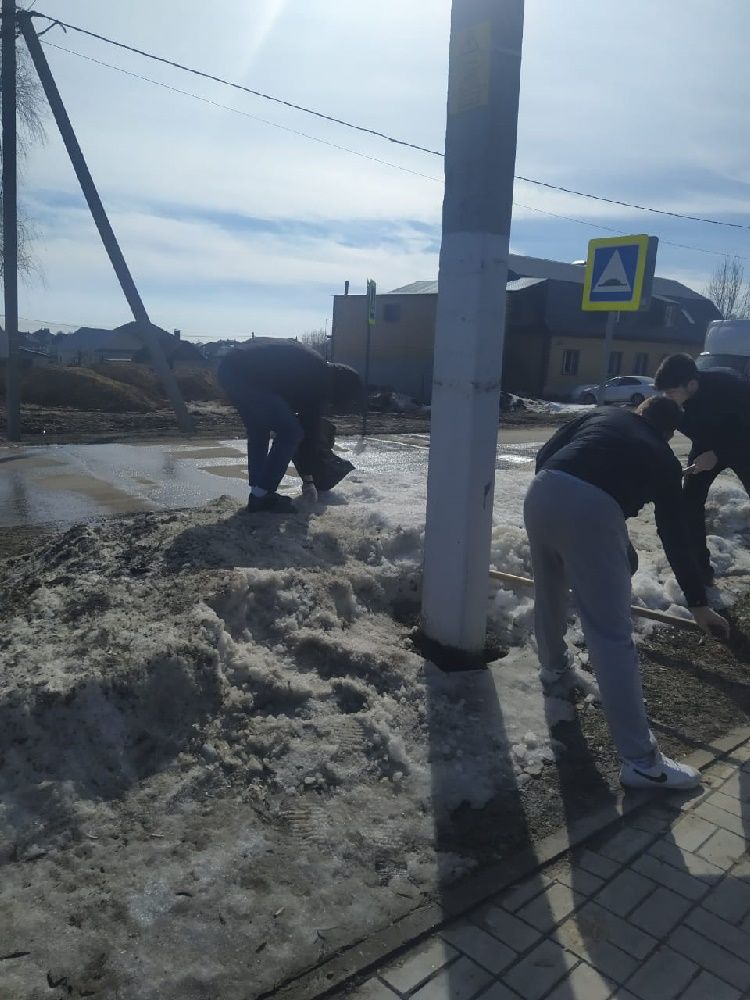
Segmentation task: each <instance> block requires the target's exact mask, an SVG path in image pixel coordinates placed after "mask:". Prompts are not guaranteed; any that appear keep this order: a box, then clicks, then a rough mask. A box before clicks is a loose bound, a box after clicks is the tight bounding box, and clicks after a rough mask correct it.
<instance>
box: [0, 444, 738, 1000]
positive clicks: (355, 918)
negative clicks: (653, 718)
mask: <svg viewBox="0 0 750 1000" xmlns="http://www.w3.org/2000/svg"><path fill="white" fill-rule="evenodd" d="M357 448H358V449H359V450H358V454H357V455H356V456H353V457H354V460H355V462H357V464H358V465H360V466H361V467H366V466H367V446H366V445H363V446H354V445H351V446H350V450H351V451H352V452H353V451H355V450H356V449H357ZM404 451H405V454H406V457H405V459H404V457H403V456H404ZM378 454H379V455H381V456H382V451H381V452H378ZM398 455H399V456H400V458H399V462H400V465H399V469H398V470H395V471H394V469H393V468H391V469H390V471H389V472H388V474H387V475H386V470H385V469H384V468H383V469H381V474H380V475H377V474H375V473H372V474H368V475H367V476H365V475H363V474H361V473H360V474H357V475H354V474H353V475H352V476H351V477H349V478H348V479H347V480H346V481H345V483H344V484H342V488H341V490H340V491H337V495H336V497H335V498H333V499H332V501H331V504H330V506H325V505H324V504H320V505H318V506H317V507H316V508H315V509H314V510H308V511H306V512H305V511H303V512H300V513H299V514H297V515H296V516H293V517H289V518H280V519H276V518H271V517H266V518H257V519H249V518H248V517H247V516H246V515H244V514H243V513H242V512H241V510H240V509H239V507H238V504H237V502H236V501H234V500H229V499H226V498H224V499H222V500H219V501H214V502H212V503H210V504H209V505H207V506H206V507H204V508H201V509H199V510H196V511H185V512H177V513H174V512H160V513H148V514H138V515H135V516H131V517H126V518H119V519H113V520H109V521H107V522H104V523H99V524H89V525H84V526H79V527H76V528H74V529H72V530H71V531H69V532H67V533H66V534H64V535H61V536H59V537H58V538H57V539H56V540H55V541H54V542H52V543H51V544H50V545H48V546H47V547H46V548H44V549H42V550H40V551H39V552H38V553H36V554H35V555H34V556H33V557H30V558H28V559H25V560H15V561H12V562H10V563H7V564H6V565H5V567H4V568H3V569H2V570H1V571H0V605H2V607H3V613H4V624H3V632H2V636H0V710H1V711H2V718H1V719H0V763H1V766H0V864H2V865H3V879H2V882H0V943H1V944H2V948H0V954H2V955H15V956H17V957H16V958H14V959H12V960H10V961H7V962H4V963H3V970H2V974H3V978H2V983H1V984H0V996H3V995H7V996H9V997H13V998H14V1000H36V998H38V997H49V996H50V995H52V994H51V993H50V984H60V988H61V989H63V988H64V990H65V991H67V992H66V993H65V995H73V996H75V995H89V994H94V995H98V994H102V995H105V996H113V997H115V996H122V997H148V998H149V1000H151V998H154V1000H177V998H179V1000H194V998H195V1000H198V998H204V997H206V996H217V997H218V996H220V997H221V998H222V1000H239V998H243V1000H247V998H250V997H254V996H257V995H259V994H262V993H263V992H264V991H266V990H269V989H272V988H273V987H274V985H275V984H277V983H278V982H279V981H281V980H284V979H286V978H288V977H290V976H293V975H295V974H298V973H300V972H301V971H302V970H304V969H305V968H308V967H310V966H312V965H314V964H316V963H317V962H319V961H320V960H321V959H323V958H325V957H326V956H329V955H331V954H333V953H335V952H336V951H337V950H338V949H341V948H342V947H345V946H350V945H352V944H354V943H355V942H356V941H358V940H361V939H362V938H364V937H366V936H368V935H369V934H370V933H372V932H373V931H374V930H376V929H378V928H380V927H383V926H384V925H387V924H388V923H390V922H391V921H392V920H394V919H395V918H397V917H398V916H400V915H402V914H403V913H405V912H408V911H409V910H411V909H413V908H414V907H415V906H416V905H418V904H419V903H420V902H421V901H423V900H425V899H426V898H430V897H432V898H434V896H435V894H436V893H437V892H438V889H439V886H440V885H441V884H445V883H446V882H449V881H451V880H453V879H455V878H457V877H459V876H461V875H462V874H465V873H466V872H469V871H471V869H472V868H473V867H474V866H475V865H476V863H477V859H476V857H474V856H472V855H471V854H470V853H469V852H468V849H464V848H463V846H462V844H461V838H460V837H451V836H450V835H449V834H450V829H451V823H452V821H453V818H454V817H455V816H456V815H457V814H459V813H462V814H465V812H466V810H467V809H469V810H471V809H479V808H481V807H482V806H485V805H486V804H488V803H489V802H490V801H491V800H493V799H494V800H498V799H500V800H502V797H503V796H505V795H513V794H514V792H516V790H517V789H518V787H519V786H522V785H523V784H524V783H526V782H531V781H535V780H537V779H538V778H539V776H540V775H541V774H542V773H543V772H544V769H545V768H546V767H549V766H550V765H551V764H552V763H553V762H554V759H555V757H556V755H558V754H561V753H564V752H565V748H564V746H563V745H561V744H558V743H556V742H555V741H554V740H552V739H551V738H550V732H549V726H550V725H553V724H554V723H555V722H556V721H559V720H563V719H566V718H571V717H572V714H573V711H574V709H573V706H572V705H571V704H570V703H569V702H568V701H563V700H560V699H556V698H548V699H545V698H544V697H543V696H542V693H541V690H540V687H539V684H538V681H537V678H536V672H535V671H536V664H535V661H534V656H533V651H532V649H531V647H530V634H531V614H532V603H531V600H530V598H529V596H528V595H517V594H514V593H511V592H509V591H507V590H503V589H500V590H497V591H495V592H494V593H492V594H491V596H490V612H491V621H492V624H493V626H494V629H495V631H496V633H497V639H498V642H499V643H500V645H502V646H504V647H505V648H508V649H509V652H508V655H506V656H504V657H502V658H500V659H498V660H496V661H495V662H494V663H492V664H491V665H490V669H489V670H487V671H475V672H471V673H456V674H448V673H443V672H441V671H439V670H438V669H437V668H436V667H434V666H432V665H431V664H430V663H428V662H426V661H425V659H424V658H423V657H422V656H420V655H419V653H418V651H417V649H416V647H415V646H414V644H413V642H412V638H413V629H412V627H411V624H410V621H411V619H410V615H412V614H413V613H414V612H415V610H416V608H417V607H418V599H419V578H420V563H421V549H422V540H423V528H424V475H423V470H424V465H425V463H426V457H427V453H426V448H424V447H423V445H422V444H420V443H419V441H417V442H416V443H413V446H411V447H410V448H409V447H406V445H404V446H403V447H402V448H401V449H400V451H398ZM518 458H519V456H518V455H515V456H514V455H512V454H511V453H508V454H507V455H504V453H503V449H502V448H501V450H500V454H499V457H498V468H499V469H500V470H501V471H502V470H504V472H503V475H502V476H501V477H500V478H499V481H498V491H497V495H496V507H495V518H494V526H493V535H492V556H493V563H494V564H495V565H497V566H499V567H501V568H503V569H505V570H507V571H509V572H512V573H521V574H528V572H529V568H530V567H529V556H528V543H527V540H526V537H525V534H524V532H523V528H522V515H521V499H522V496H523V492H524V490H525V487H526V484H527V483H528V480H529V478H530V475H531V463H530V462H527V463H526V464H525V465H522V464H521V463H520V462H519V461H518ZM380 460H381V459H380V458H378V461H380ZM399 470H400V471H399ZM506 473H507V474H506ZM712 497H713V499H712V508H711V511H712V518H713V523H714V525H715V526H716V530H719V531H721V532H726V533H727V538H728V539H729V540H728V541H727V542H720V541H718V540H717V539H714V540H713V541H712V546H713V549H714V553H715V555H716V556H717V558H718V559H722V558H723V559H724V563H722V564H720V565H719V569H720V570H723V571H725V572H727V573H729V574H730V576H729V580H730V583H731V585H732V586H736V587H738V588H739V587H740V586H744V585H746V582H747V577H748V574H750V561H748V557H747V554H746V551H745V546H746V542H747V527H748V512H749V508H750V505H748V503H747V498H746V497H744V494H741V493H740V491H739V489H738V488H737V486H736V485H734V484H733V483H732V481H731V480H730V479H727V478H726V477H722V478H721V481H720V482H719V483H718V484H717V487H716V488H715V491H714V493H713V494H712ZM631 526H632V528H633V535H634V539H635V541H636V545H637V547H638V548H639V550H640V553H641V560H642V564H641V567H642V568H641V571H640V576H639V578H637V579H636V593H637V594H638V595H639V597H640V599H642V600H643V601H644V602H645V603H651V604H654V603H655V604H657V605H658V604H659V603H661V605H662V606H663V605H664V603H669V602H672V603H674V602H676V601H677V600H678V597H679V595H678V594H676V593H672V592H671V591H670V584H669V578H670V577H669V573H668V569H667V568H666V567H665V565H663V564H662V563H663V557H662V556H661V555H660V552H661V550H660V548H659V545H658V542H657V541H656V538H655V533H654V530H653V525H652V524H651V523H650V522H649V519H648V518H647V517H645V518H643V519H641V520H640V521H639V522H631ZM743 538H744V539H745V541H744V543H742V544H741V539H743ZM660 560H661V561H660ZM731 574H735V575H734V576H732V575H731ZM654 581H655V582H654ZM727 593H728V592H727ZM665 595H666V596H665ZM394 609H397V612H396V611H395V610H394ZM571 638H572V640H573V641H574V643H575V642H576V641H577V642H578V644H579V645H580V633H578V632H577V631H576V630H575V627H574V630H573V632H572V633H571ZM498 814H499V815H501V816H502V815H503V811H502V809H501V810H500V811H499V813H498ZM446 831H447V832H448V835H447V836H446ZM502 837H503V830H502V828H501V825H500V826H499V827H498V830H497V839H498V843H499V844H502ZM459 851H462V853H457V852H459ZM3 990H4V991H5V994H3V992H2V991H3ZM61 995H63V994H61ZM55 1000H57V998H55Z"/></svg>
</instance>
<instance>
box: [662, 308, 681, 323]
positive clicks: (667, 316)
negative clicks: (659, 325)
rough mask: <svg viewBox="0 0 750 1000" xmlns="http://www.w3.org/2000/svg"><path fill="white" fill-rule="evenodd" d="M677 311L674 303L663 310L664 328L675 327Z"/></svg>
mask: <svg viewBox="0 0 750 1000" xmlns="http://www.w3.org/2000/svg"><path fill="white" fill-rule="evenodd" d="M678 314H679V309H678V307H677V306H676V305H674V303H669V304H668V305H667V306H666V307H665V309H664V326H677V316H678Z"/></svg>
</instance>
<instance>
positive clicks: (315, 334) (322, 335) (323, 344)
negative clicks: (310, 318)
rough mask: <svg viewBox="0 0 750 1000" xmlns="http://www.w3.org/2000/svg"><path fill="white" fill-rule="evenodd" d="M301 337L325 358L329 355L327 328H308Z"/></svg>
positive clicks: (302, 340) (303, 342)
mask: <svg viewBox="0 0 750 1000" xmlns="http://www.w3.org/2000/svg"><path fill="white" fill-rule="evenodd" d="M299 339H300V342H301V343H302V344H307V346H308V347H312V349H313V350H314V351H317V352H318V354H320V355H322V356H323V357H324V358H327V357H328V334H327V332H326V331H325V330H308V332H307V333H303V334H302V336H301V337H300V338H299Z"/></svg>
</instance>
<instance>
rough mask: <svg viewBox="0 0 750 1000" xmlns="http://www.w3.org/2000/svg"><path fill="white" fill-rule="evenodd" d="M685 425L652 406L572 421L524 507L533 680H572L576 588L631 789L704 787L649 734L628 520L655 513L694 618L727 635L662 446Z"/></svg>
mask: <svg viewBox="0 0 750 1000" xmlns="http://www.w3.org/2000/svg"><path fill="white" fill-rule="evenodd" d="M680 417H681V412H680V408H679V406H677V404H676V403H674V402H672V400H669V399H666V398H665V397H664V396H658V397H656V396H655V397H653V398H652V399H649V400H647V401H646V402H645V403H643V404H642V405H641V407H639V409H638V411H636V412H630V411H627V410H614V411H610V410H603V409H602V410H595V411H593V412H589V413H586V414H584V415H582V416H580V417H578V418H577V419H575V420H572V421H571V422H570V423H569V424H566V425H565V426H564V427H562V428H560V430H559V431H558V432H557V433H556V434H555V435H554V436H553V437H552V438H551V439H550V440H549V441H548V442H547V443H546V444H545V445H544V447H543V448H542V449H541V451H540V452H539V455H538V456H537V464H536V476H535V478H534V480H533V481H532V483H531V486H530V487H529V491H528V493H527V495H526V501H525V504H524V520H525V523H526V530H527V532H528V536H529V544H530V547H531V562H532V566H533V570H534V591H535V596H534V631H535V635H536V642H537V651H538V654H539V660H540V664H541V671H540V678H541V680H542V683H543V684H546V685H555V684H558V683H560V682H562V683H563V684H564V683H565V681H566V678H568V677H570V676H571V675H570V673H569V671H570V669H571V658H570V654H569V652H568V649H567V646H566V644H565V633H566V630H567V619H568V587H571V588H572V590H573V596H574V599H575V601H576V604H577V605H578V609H579V611H580V617H581V625H582V626H583V632H584V636H585V638H586V644H587V647H588V651H589V658H590V662H591V666H592V668H593V670H594V673H595V675H596V679H597V682H598V684H599V691H600V694H601V703H602V708H603V710H604V714H605V716H606V719H607V724H608V725H609V729H610V732H611V734H612V738H613V740H614V743H615V745H616V747H617V750H618V752H619V754H620V757H621V759H622V767H621V770H620V781H621V782H622V784H623V785H626V786H628V787H634V788H651V787H657V788H690V787H693V786H694V785H697V784H698V783H699V782H700V776H699V774H698V772H697V771H695V770H693V769H692V768H689V767H686V766H685V765H681V764H678V763H676V762H675V761H673V760H670V759H669V758H668V757H664V756H663V754H661V753H660V752H659V750H658V748H657V746H656V741H655V739H654V737H653V735H652V733H651V730H650V727H649V723H648V718H647V716H646V709H645V705H644V702H643V691H642V688H641V678H640V668H639V664H638V654H637V652H636V649H635V645H634V643H633V634H632V632H633V626H632V621H631V612H630V604H631V571H632V566H631V561H630V558H629V550H630V549H631V546H630V540H629V538H628V532H627V528H626V524H625V521H626V518H628V517H635V515H637V514H638V512H639V511H640V509H641V508H642V507H643V506H644V505H645V504H647V503H650V502H653V503H654V505H655V514H656V527H657V531H658V533H659V537H660V538H661V542H662V545H663V546H664V551H665V553H666V555H667V559H668V560H669V563H670V565H671V567H672V569H673V571H674V574H675V576H676V577H677V581H678V583H679V584H680V586H681V587H682V590H683V592H684V594H685V597H686V600H687V603H688V605H689V606H690V610H691V612H692V614H693V617H694V618H695V620H696V621H697V622H698V624H699V625H700V626H701V628H703V629H704V631H710V629H711V628H712V627H713V628H719V629H721V630H722V631H723V632H725V633H726V632H727V631H728V625H727V623H726V621H725V620H724V619H723V618H722V617H720V616H719V615H717V614H715V612H713V611H712V610H711V609H710V608H709V607H708V606H707V604H706V593H705V589H704V587H703V582H702V580H701V576H700V572H699V570H698V566H697V563H696V561H695V559H694V557H693V551H692V548H691V546H690V545H689V543H688V539H687V528H686V525H685V522H684V517H683V507H682V468H681V466H680V463H679V461H678V460H677V458H676V456H675V455H674V453H673V451H672V449H671V448H670V447H669V444H668V441H669V439H670V438H671V437H672V435H673V434H674V430H675V427H676V426H677V423H678V421H679V419H680Z"/></svg>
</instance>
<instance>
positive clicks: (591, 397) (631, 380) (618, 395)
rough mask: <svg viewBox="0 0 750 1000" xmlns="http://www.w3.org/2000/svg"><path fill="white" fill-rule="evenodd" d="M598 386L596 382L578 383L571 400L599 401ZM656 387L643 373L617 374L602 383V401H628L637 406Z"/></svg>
mask: <svg viewBox="0 0 750 1000" xmlns="http://www.w3.org/2000/svg"><path fill="white" fill-rule="evenodd" d="M599 393H600V386H599V385H597V384H596V383H592V384H590V385H579V386H578V387H577V388H576V389H574V390H573V397H572V398H573V402H575V403H597V402H599V401H600V400H599ZM656 395H657V389H656V388H655V387H654V380H653V379H652V378H647V377H646V376H645V375H618V376H617V378H611V379H609V381H608V382H605V383H604V397H603V399H602V400H601V402H603V403H605V404H606V403H621V404H622V403H629V404H630V405H631V406H638V405H639V404H640V403H642V402H643V400H644V399H647V398H648V397H649V396H656Z"/></svg>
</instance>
